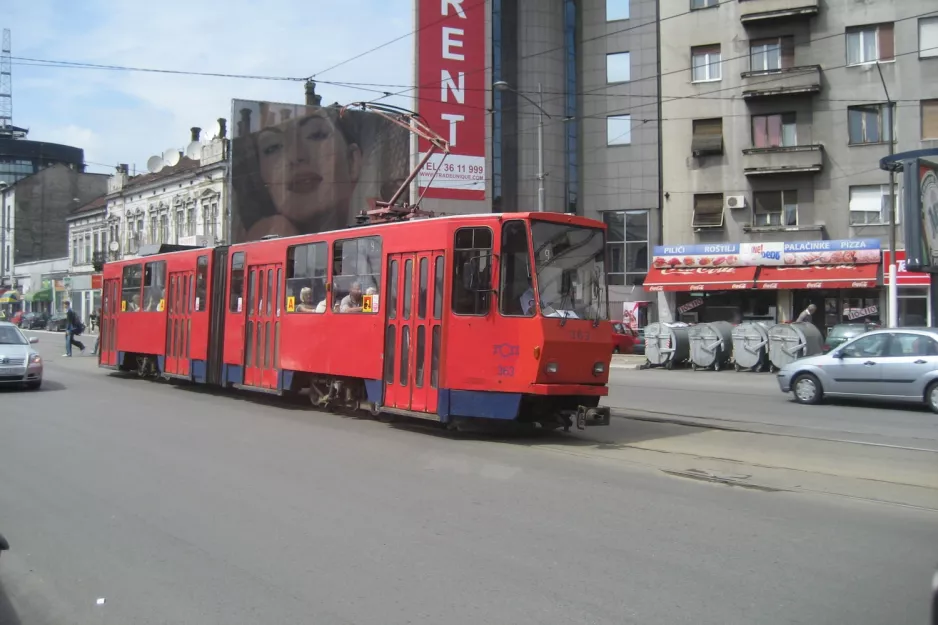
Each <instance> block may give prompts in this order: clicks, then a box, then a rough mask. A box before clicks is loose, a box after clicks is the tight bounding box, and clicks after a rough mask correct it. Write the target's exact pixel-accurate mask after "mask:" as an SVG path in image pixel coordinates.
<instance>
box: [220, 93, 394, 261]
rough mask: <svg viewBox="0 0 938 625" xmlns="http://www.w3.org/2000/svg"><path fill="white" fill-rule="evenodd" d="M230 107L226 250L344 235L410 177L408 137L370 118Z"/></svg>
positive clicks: (240, 103) (296, 108) (317, 109)
mask: <svg viewBox="0 0 938 625" xmlns="http://www.w3.org/2000/svg"><path fill="white" fill-rule="evenodd" d="M232 108H233V110H232V119H235V120H237V124H236V125H235V128H234V129H233V133H232V142H231V238H230V242H231V243H242V242H244V241H257V240H258V239H260V238H262V237H264V236H267V235H272V234H273V235H279V236H291V235H296V234H312V233H316V232H323V231H326V230H337V229H341V228H346V227H348V226H349V225H351V224H354V223H355V216H356V215H358V214H359V213H360V212H361V211H363V210H368V209H370V208H373V207H374V202H375V201H377V200H389V199H390V198H391V196H393V195H394V192H395V191H396V190H397V189H398V187H399V186H400V184H401V183H402V182H403V181H404V180H405V179H406V178H407V175H408V173H409V171H410V165H409V156H408V155H409V151H410V133H409V132H408V131H407V129H406V128H402V127H400V126H397V125H395V124H393V123H391V122H390V121H388V120H386V119H383V118H382V117H380V116H378V115H375V114H374V113H368V112H365V111H359V110H351V109H349V110H346V111H344V112H341V114H340V111H341V109H340V108H339V107H337V106H310V105H297V104H279V103H275V102H258V101H249V100H234V101H233V103H232ZM407 200H408V198H407V195H406V193H405V195H404V197H403V198H402V201H407Z"/></svg>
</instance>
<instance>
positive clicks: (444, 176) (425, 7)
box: [417, 0, 490, 200]
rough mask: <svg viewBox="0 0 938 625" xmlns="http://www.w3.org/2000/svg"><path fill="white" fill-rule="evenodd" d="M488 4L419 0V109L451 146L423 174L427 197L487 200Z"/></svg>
mask: <svg viewBox="0 0 938 625" xmlns="http://www.w3.org/2000/svg"><path fill="white" fill-rule="evenodd" d="M486 5H487V3H485V2H475V1H473V2H468V1H466V0H417V10H418V14H419V18H418V29H417V33H418V35H417V84H418V86H419V88H418V91H417V101H418V103H419V104H418V111H419V112H420V115H421V116H422V117H423V118H424V119H425V120H426V122H427V124H429V126H430V128H432V129H433V130H435V131H436V132H438V133H440V135H441V136H442V137H443V138H444V139H446V140H447V141H449V144H450V155H449V156H447V157H446V160H445V161H443V162H442V164H441V163H440V159H441V158H442V157H440V156H436V157H434V158H432V159H431V160H430V161H429V162H428V163H427V165H426V166H425V167H424V168H423V169H422V170H421V171H420V173H419V175H418V178H417V182H418V184H419V185H420V187H421V190H422V189H423V188H424V187H426V186H427V185H428V184H429V185H430V188H429V189H428V190H427V193H426V196H425V197H428V198H436V199H447V200H484V199H485V180H486V177H487V176H486V167H485V120H486V115H487V112H486V107H487V106H488V102H487V100H488V98H487V93H488V91H489V90H490V87H489V86H488V85H486V67H485V7H486ZM418 148H419V150H420V154H421V157H422V156H423V155H425V154H426V152H427V150H428V149H429V144H428V143H427V142H426V141H424V140H423V139H421V140H420V142H419V146H418ZM434 174H435V176H434ZM431 178H432V182H431Z"/></svg>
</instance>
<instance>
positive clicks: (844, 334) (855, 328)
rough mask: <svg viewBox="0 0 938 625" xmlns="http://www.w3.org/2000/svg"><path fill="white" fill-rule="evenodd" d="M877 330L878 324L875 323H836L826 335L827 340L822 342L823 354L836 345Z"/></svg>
mask: <svg viewBox="0 0 938 625" xmlns="http://www.w3.org/2000/svg"><path fill="white" fill-rule="evenodd" d="M877 329H879V324H876V323H838V324H837V325H835V326H834V327H833V328H831V329H830V332H828V333H827V340H825V341H824V348H823V349H824V352H825V353H826V352H829V351H831V350H832V349H834V348H835V347H837V346H838V345H843V344H844V343H846V342H847V341H849V340H850V339H852V338H853V337H855V336H860V335H861V334H864V333H866V332H869V331H870V330H877Z"/></svg>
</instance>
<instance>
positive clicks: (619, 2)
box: [606, 0, 630, 22]
mask: <svg viewBox="0 0 938 625" xmlns="http://www.w3.org/2000/svg"><path fill="white" fill-rule="evenodd" d="M629 2H630V0H606V21H607V22H614V21H616V20H627V19H629Z"/></svg>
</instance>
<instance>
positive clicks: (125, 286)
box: [121, 265, 143, 312]
mask: <svg viewBox="0 0 938 625" xmlns="http://www.w3.org/2000/svg"><path fill="white" fill-rule="evenodd" d="M142 282H143V265H127V266H125V267H124V269H123V275H122V284H121V312H137V311H138V310H140V286H141V283H142Z"/></svg>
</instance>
